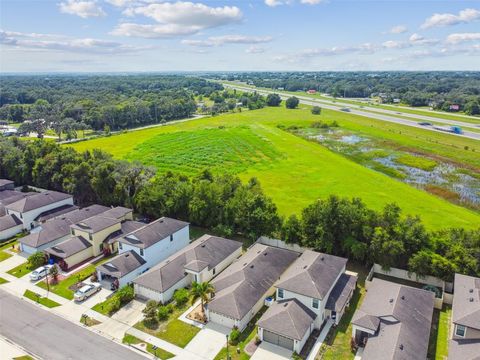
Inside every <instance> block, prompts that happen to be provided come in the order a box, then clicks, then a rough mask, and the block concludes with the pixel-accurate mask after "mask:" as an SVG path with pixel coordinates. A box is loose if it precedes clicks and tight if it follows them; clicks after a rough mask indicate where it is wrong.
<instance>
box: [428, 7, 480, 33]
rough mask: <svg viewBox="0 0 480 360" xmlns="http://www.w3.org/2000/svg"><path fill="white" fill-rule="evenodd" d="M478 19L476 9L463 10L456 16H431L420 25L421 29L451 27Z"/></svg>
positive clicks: (478, 14) (447, 14)
mask: <svg viewBox="0 0 480 360" xmlns="http://www.w3.org/2000/svg"><path fill="white" fill-rule="evenodd" d="M479 19H480V11H479V10H477V9H464V10H461V11H460V12H459V13H458V15H455V14H449V13H446V14H438V13H437V14H433V15H432V16H431V17H429V18H428V19H426V20H425V22H424V23H423V24H422V26H421V28H422V29H428V28H432V27H440V26H451V25H457V24H465V23H470V22H472V21H475V20H479Z"/></svg>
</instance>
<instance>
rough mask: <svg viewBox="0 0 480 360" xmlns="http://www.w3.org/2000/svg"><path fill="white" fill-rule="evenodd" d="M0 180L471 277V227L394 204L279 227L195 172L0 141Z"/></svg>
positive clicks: (335, 210) (338, 202) (334, 211)
mask: <svg viewBox="0 0 480 360" xmlns="http://www.w3.org/2000/svg"><path fill="white" fill-rule="evenodd" d="M0 178H9V179H11V180H14V181H15V183H16V184H19V185H23V184H26V185H34V186H38V187H42V188H48V189H52V190H57V191H64V192H67V193H70V194H72V195H73V196H74V197H75V201H76V203H77V204H78V205H80V206H86V205H89V204H92V203H99V204H103V205H107V206H110V205H113V206H119V205H121V206H127V207H131V208H133V209H134V210H135V211H136V212H137V213H140V214H142V215H143V216H146V217H147V218H150V219H154V218H157V217H160V216H171V217H175V218H178V219H182V220H185V221H189V222H190V223H192V224H193V225H197V226H201V227H205V228H208V229H211V230H212V231H214V232H215V233H217V234H219V235H224V236H227V237H228V236H233V235H240V236H243V237H245V238H248V239H250V240H255V239H257V238H258V237H259V236H261V235H266V236H273V237H279V238H281V239H284V240H285V241H286V242H288V243H296V244H300V245H302V246H306V247H310V248H313V249H315V250H318V251H323V252H326V253H330V254H334V255H338V256H345V257H348V258H350V259H352V260H356V261H358V262H361V263H363V264H371V263H373V262H376V263H379V264H380V265H382V266H383V267H384V268H387V269H388V268H390V267H400V268H403V269H408V270H409V271H412V272H416V273H417V274H419V275H420V276H423V275H433V276H437V277H440V278H442V279H444V280H447V281H451V280H452V279H453V275H454V273H455V272H459V273H464V274H468V275H476V276H479V275H480V227H479V228H478V229H476V230H466V229H462V228H458V229H444V230H440V231H428V230H427V229H426V228H425V226H424V225H423V223H422V221H421V219H420V217H418V216H411V215H405V214H402V212H401V209H400V208H399V207H398V206H397V205H396V204H388V205H386V206H385V207H384V208H383V209H382V210H381V211H377V210H373V209H370V208H368V207H367V206H366V204H365V203H363V201H362V200H361V199H358V198H354V199H347V198H340V197H337V196H330V197H329V198H327V199H321V200H317V201H315V202H314V203H313V204H311V205H309V206H307V207H306V208H305V209H303V211H302V212H301V214H300V215H299V216H297V215H291V216H289V217H287V218H282V217H281V216H280V215H279V213H278V210H277V207H276V205H275V204H274V202H273V201H272V199H271V198H269V197H268V196H266V195H265V193H264V192H263V190H262V187H261V185H260V183H259V182H258V181H257V180H256V179H254V178H253V179H250V180H249V181H248V182H246V183H242V181H240V179H239V178H238V177H236V176H234V175H231V174H212V173H211V172H210V171H208V170H205V171H203V172H201V173H200V174H199V175H197V176H194V177H187V176H184V175H180V174H174V173H171V172H167V173H156V171H155V170H154V169H153V168H150V167H146V166H143V165H141V164H140V163H136V162H133V163H130V162H126V161H121V160H114V159H113V158H112V157H111V155H109V154H107V153H105V152H102V151H99V150H92V151H85V152H83V153H78V152H76V151H75V150H73V149H72V148H69V147H61V146H59V145H58V144H55V143H53V142H48V141H43V140H36V141H21V140H18V139H17V138H8V139H5V138H0Z"/></svg>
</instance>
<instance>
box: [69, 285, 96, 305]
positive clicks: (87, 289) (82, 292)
mask: <svg viewBox="0 0 480 360" xmlns="http://www.w3.org/2000/svg"><path fill="white" fill-rule="evenodd" d="M100 290H102V285H100V284H99V283H91V284H87V285H84V286H82V287H81V288H80V289H78V290H77V291H75V294H73V298H74V299H75V301H83V300H85V299H88V298H89V297H90V296H92V295H93V294H95V293H97V292H99V291H100Z"/></svg>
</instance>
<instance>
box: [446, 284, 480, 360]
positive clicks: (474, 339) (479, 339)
mask: <svg viewBox="0 0 480 360" xmlns="http://www.w3.org/2000/svg"><path fill="white" fill-rule="evenodd" d="M454 286H455V292H454V294H453V304H452V326H451V328H452V335H451V340H450V342H449V346H448V359H449V360H474V359H479V358H480V278H476V277H473V276H467V275H460V274H455V282H454Z"/></svg>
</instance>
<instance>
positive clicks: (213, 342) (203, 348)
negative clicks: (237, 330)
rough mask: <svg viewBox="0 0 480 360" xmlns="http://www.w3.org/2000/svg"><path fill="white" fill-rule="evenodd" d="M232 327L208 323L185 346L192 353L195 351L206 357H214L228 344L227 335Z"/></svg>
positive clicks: (196, 353)
mask: <svg viewBox="0 0 480 360" xmlns="http://www.w3.org/2000/svg"><path fill="white" fill-rule="evenodd" d="M229 333H230V329H228V328H226V327H224V326H221V325H218V324H213V323H208V324H207V325H205V327H204V328H203V329H202V330H200V331H199V332H198V334H197V335H196V336H195V337H194V338H193V339H192V340H191V341H190V342H189V343H188V345H187V346H186V347H185V350H187V351H188V352H190V353H194V354H195V355H198V356H200V357H202V358H204V359H213V358H214V357H215V356H216V355H217V354H218V352H219V351H220V350H221V349H222V348H223V347H224V346H225V345H226V341H227V338H226V335H227V334H229Z"/></svg>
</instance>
